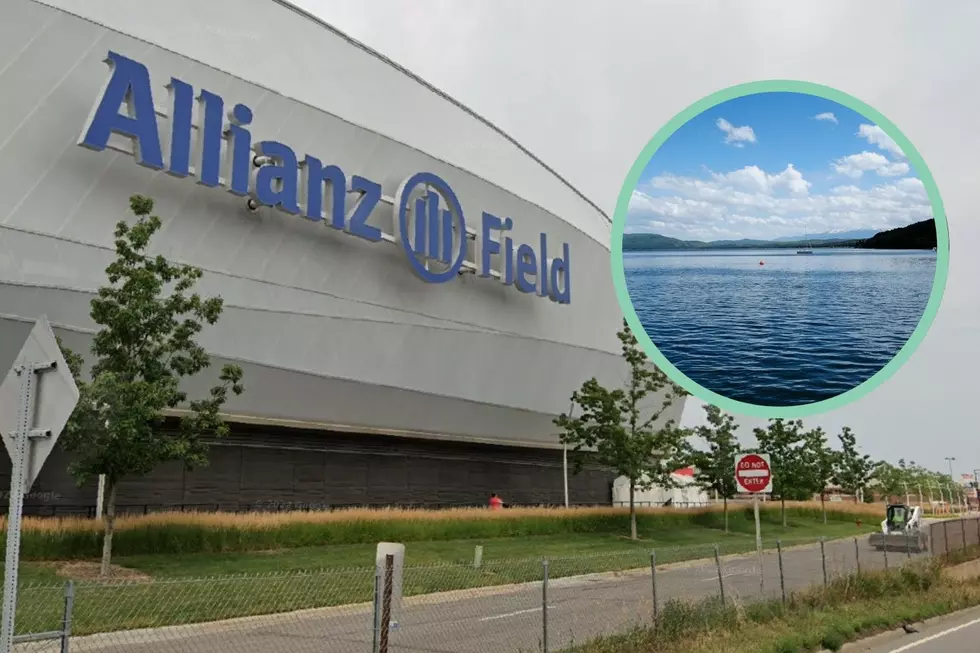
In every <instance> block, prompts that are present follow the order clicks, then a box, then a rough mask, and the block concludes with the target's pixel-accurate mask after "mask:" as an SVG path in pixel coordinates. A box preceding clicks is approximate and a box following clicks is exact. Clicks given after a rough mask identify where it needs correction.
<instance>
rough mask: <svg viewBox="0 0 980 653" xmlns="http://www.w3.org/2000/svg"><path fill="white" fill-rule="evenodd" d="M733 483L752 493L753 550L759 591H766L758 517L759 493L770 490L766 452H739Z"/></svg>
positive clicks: (770, 479)
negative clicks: (755, 556) (754, 551)
mask: <svg viewBox="0 0 980 653" xmlns="http://www.w3.org/2000/svg"><path fill="white" fill-rule="evenodd" d="M735 484H736V486H737V487H738V488H739V489H740V490H741V491H742V492H748V493H749V494H751V495H752V512H753V513H755V550H756V554H757V555H758V556H759V591H760V593H761V594H762V595H765V593H766V574H765V556H764V555H763V552H762V520H761V519H760V517H759V495H763V496H764V495H766V494H768V493H770V492H772V464H771V459H770V457H769V455H767V454H756V453H748V454H740V455H739V456H737V457H736V459H735Z"/></svg>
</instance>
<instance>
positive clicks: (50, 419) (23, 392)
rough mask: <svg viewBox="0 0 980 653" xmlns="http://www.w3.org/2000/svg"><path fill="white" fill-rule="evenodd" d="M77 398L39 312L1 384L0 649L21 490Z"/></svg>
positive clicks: (5, 639) (13, 594)
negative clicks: (3, 540)
mask: <svg viewBox="0 0 980 653" xmlns="http://www.w3.org/2000/svg"><path fill="white" fill-rule="evenodd" d="M77 403H78V388H77V387H76V386H75V380H74V378H73V377H72V375H71V371H70V370H69V369H68V365H67V363H65V359H64V356H62V354H61V348H60V347H59V346H58V341H57V340H56V339H55V336H54V332H53V331H51V326H50V325H49V324H48V320H47V318H45V317H43V316H42V317H40V318H39V319H38V320H37V322H36V323H35V325H34V328H33V329H32V330H31V333H30V335H29V336H28V338H27V342H25V343H24V346H23V348H22V349H21V350H20V353H19V354H18V355H17V359H16V360H15V361H14V366H13V367H12V368H11V369H10V372H9V373H8V374H7V376H6V378H5V379H4V381H3V383H2V384H0V434H2V436H3V443H4V445H6V447H7V452H8V453H9V454H10V461H11V463H12V469H11V474H10V505H9V509H8V512H7V552H6V563H5V566H4V584H3V585H4V586H3V616H2V619H3V623H2V628H0V653H11V652H12V651H13V646H14V621H15V617H16V614H17V570H18V566H19V563H20V531H21V520H22V518H23V512H24V495H25V494H26V493H27V492H28V491H29V490H30V488H31V486H32V485H33V484H34V480H35V479H36V478H37V474H38V472H39V471H41V466H42V465H44V461H45V460H46V459H47V457H48V455H49V454H50V453H51V450H52V449H53V448H54V445H55V442H57V440H58V436H59V435H60V434H61V429H63V428H64V427H65V423H66V422H67V421H68V418H69V417H70V416H71V413H72V411H73V410H75V405H76V404H77Z"/></svg>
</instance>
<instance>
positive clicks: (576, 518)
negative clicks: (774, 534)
mask: <svg viewBox="0 0 980 653" xmlns="http://www.w3.org/2000/svg"><path fill="white" fill-rule="evenodd" d="M827 508H828V515H829V517H830V518H831V519H833V520H835V521H850V520H853V519H871V518H875V519H880V518H881V516H882V515H883V514H884V508H883V507H882V506H878V505H871V504H845V503H835V504H828V506H827ZM721 510H722V507H721V506H720V505H719V506H712V507H707V508H692V509H674V508H641V509H638V511H637V513H638V521H639V523H640V526H641V527H642V528H650V529H652V528H657V527H664V528H676V527H679V526H680V527H683V526H715V525H717V522H718V521H719V520H720V514H719V513H720V512H721ZM751 510H752V509H751V506H747V505H746V504H741V503H731V504H729V511H730V512H731V513H735V514H745V513H750V512H751ZM787 510H788V511H789V512H790V514H791V515H793V516H795V517H803V518H813V519H815V518H818V517H819V516H820V515H821V508H820V504H819V503H817V502H799V503H788V504H787ZM779 511H780V506H779V504H777V503H772V502H766V503H764V504H763V505H762V512H763V518H764V519H766V520H767V521H777V520H778V519H779ZM628 519H629V510H628V509H626V508H612V507H596V508H568V509H566V508H511V509H507V510H500V511H490V510H486V509H479V508H459V509H450V510H421V509H400V508H390V509H381V510H379V509H367V508H359V509H345V510H336V511H332V512H283V513H243V514H236V513H222V512H199V513H183V512H165V513H157V514H152V515H145V516H124V517H119V518H118V519H117V521H116V534H115V536H114V540H113V549H114V551H115V552H116V553H117V554H119V555H136V554H146V553H200V552H222V551H255V550H267V549H277V548H296V547H303V546H316V545H324V544H358V543H365V542H378V541H382V540H386V539H387V540H390V539H395V540H396V541H405V542H410V541H427V540H454V539H469V538H494V537H529V536H538V535H562V534H571V533H622V532H624V529H626V528H627V523H628ZM3 526H5V525H4V524H0V527H3ZM102 528H103V526H102V523H101V522H100V521H97V520H94V519H86V518H81V517H64V518H26V519H25V520H24V524H23V539H22V543H21V550H22V556H23V558H24V559H35V560H44V559H78V558H90V557H95V556H97V555H98V553H99V551H101V547H102V544H101V542H102ZM5 531H6V529H5V528H3V532H5Z"/></svg>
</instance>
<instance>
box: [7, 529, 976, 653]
mask: <svg viewBox="0 0 980 653" xmlns="http://www.w3.org/2000/svg"><path fill="white" fill-rule="evenodd" d="M977 523H978V522H977V521H976V520H961V522H959V523H957V522H949V523H948V524H936V525H933V526H932V527H931V530H932V531H933V542H934V544H935V543H939V545H940V547H943V546H947V545H948V546H952V545H953V544H954V543H956V542H959V543H962V542H963V541H964V535H965V537H966V540H965V541H966V542H967V543H969V544H976V543H978V539H977V538H978V537H980V529H977ZM937 528H938V529H939V532H938V533H937V532H936V529H937ZM943 535H945V539H943ZM742 547H743V548H742V551H741V552H738V551H736V550H735V545H730V546H729V547H726V546H717V547H716V546H694V547H678V548H671V549H666V548H665V549H657V550H653V551H644V550H636V551H629V552H625V553H615V554H609V553H605V554H596V555H588V556H575V557H550V558H548V559H544V560H542V559H526V560H513V559H493V558H486V559H484V558H483V557H482V555H475V556H474V558H473V559H472V560H470V561H467V562H465V563H463V562H460V563H458V564H445V565H429V566H424V565H412V564H411V546H410V545H409V547H408V552H407V554H406V556H407V557H406V560H407V562H406V564H405V566H404V575H403V578H402V584H401V588H402V595H403V596H402V598H401V599H400V600H399V598H398V597H397V596H395V595H393V594H392V592H391V591H390V590H388V588H390V587H392V584H391V583H387V582H386V573H385V572H386V570H385V569H384V568H381V569H380V570H379V569H374V568H362V569H328V570H320V571H305V572H293V573H280V574H265V575H240V576H224V577H216V578H196V579H172V580H125V581H123V580H120V581H111V582H95V581H76V582H73V583H68V584H64V585H62V584H48V585H25V586H22V587H21V589H20V592H19V598H18V611H17V628H16V632H17V644H16V646H15V650H16V651H18V652H25V653H26V652H28V651H29V652H32V653H54V652H67V651H73V652H79V653H81V652H88V651H91V652H99V653H123V652H126V653H178V652H179V653H204V652H222V651H227V652H229V653H278V652H280V651H281V652H283V653H286V652H287V651H288V652H289V653H305V652H307V651H309V652H310V653H312V652H313V651H316V652H317V653H322V652H324V651H328V652H336V653H347V652H351V653H354V652H357V653H369V652H371V653H396V652H399V653H401V652H404V653H408V651H418V650H425V651H429V652H443V651H444V652H446V653H459V652H461V651H479V652H480V653H519V652H531V651H546V652H547V651H562V650H565V649H568V648H570V647H574V646H576V645H580V644H584V643H586V642H588V641H589V640H592V639H593V638H595V637H598V636H602V635H611V634H616V633H623V632H626V631H628V630H630V628H632V627H634V626H642V625H649V624H651V623H653V620H654V619H656V617H657V615H658V612H660V611H662V610H664V607H665V606H666V605H667V604H668V603H669V602H671V601H676V600H684V601H696V600H704V599H708V598H711V597H716V598H717V599H718V600H719V601H726V602H742V603H748V602H753V601H758V600H760V599H770V600H772V599H775V600H779V599H781V598H782V599H784V600H787V599H788V598H789V597H790V596H791V595H792V593H793V592H796V591H799V590H802V589H805V588H808V587H811V586H814V585H819V584H822V583H829V582H831V581H832V580H833V579H835V578H838V577H841V576H846V575H850V574H854V573H856V572H858V571H868V570H879V569H885V568H891V567H897V566H899V565H903V564H906V563H908V562H909V561H910V560H913V559H915V558H919V557H923V556H928V555H929V554H928V553H927V552H924V553H915V552H913V550H912V549H911V548H909V549H908V550H907V551H898V550H894V549H892V550H887V551H876V550H874V549H872V548H870V547H869V546H868V542H867V536H864V537H861V538H859V539H847V540H835V541H828V542H818V543H815V544H814V543H809V544H805V545H800V544H799V542H793V541H780V542H775V541H772V542H766V543H765V551H764V553H763V554H762V556H759V555H758V554H756V553H751V554H746V553H744V543H743V544H742ZM934 551H935V549H934ZM942 551H943V549H942V548H940V549H939V552H940V553H941V552H942ZM481 553H482V551H481Z"/></svg>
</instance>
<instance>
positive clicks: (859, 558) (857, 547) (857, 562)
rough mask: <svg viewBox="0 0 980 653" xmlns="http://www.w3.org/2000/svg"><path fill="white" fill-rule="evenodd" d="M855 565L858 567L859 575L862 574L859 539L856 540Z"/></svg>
mask: <svg viewBox="0 0 980 653" xmlns="http://www.w3.org/2000/svg"><path fill="white" fill-rule="evenodd" d="M854 563H855V564H856V565H857V573H858V574H860V573H861V547H860V546H859V545H858V538H856V537H855V538H854Z"/></svg>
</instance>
